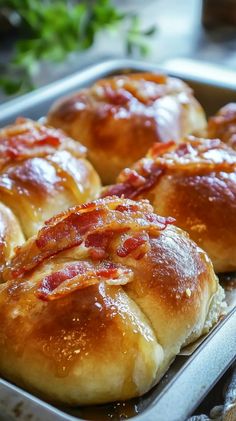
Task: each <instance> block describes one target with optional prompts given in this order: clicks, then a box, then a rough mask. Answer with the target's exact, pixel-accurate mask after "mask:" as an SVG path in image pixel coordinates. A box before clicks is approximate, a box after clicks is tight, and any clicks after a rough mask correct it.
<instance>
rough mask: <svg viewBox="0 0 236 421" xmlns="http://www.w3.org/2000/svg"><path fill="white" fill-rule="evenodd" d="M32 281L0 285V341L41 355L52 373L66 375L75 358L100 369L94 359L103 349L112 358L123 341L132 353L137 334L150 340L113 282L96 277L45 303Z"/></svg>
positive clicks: (16, 350) (17, 352) (102, 356)
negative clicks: (95, 281) (94, 281)
mask: <svg viewBox="0 0 236 421" xmlns="http://www.w3.org/2000/svg"><path fill="white" fill-rule="evenodd" d="M36 286H37V284H36V285H34V282H26V284H25V285H24V286H23V285H22V284H15V285H14V288H13V286H12V284H11V285H8V286H6V285H5V286H3V288H4V292H2V293H1V298H3V296H4V300H5V302H4V301H3V300H1V308H0V315H1V320H2V321H3V324H4V327H3V329H2V330H1V332H0V344H1V345H2V346H4V344H5V342H6V344H7V347H8V346H12V350H13V352H14V353H15V355H16V356H17V358H20V357H23V355H24V354H25V347H27V351H30V353H31V354H32V355H33V356H34V358H36V359H37V358H38V357H39V358H40V355H43V357H44V358H46V360H47V363H48V365H49V366H50V370H52V372H53V373H54V375H55V376H56V377H64V378H66V377H67V376H68V375H69V374H70V373H71V372H73V367H74V365H75V364H76V365H79V366H80V367H83V365H84V366H85V367H86V365H88V367H89V365H90V364H91V367H93V369H94V370H96V369H97V370H99V367H97V363H98V361H100V364H104V363H105V364H106V360H107V356H106V352H108V353H109V359H110V358H111V359H112V355H113V354H114V358H116V357H115V355H116V353H117V347H119V349H121V350H122V352H121V361H122V359H123V360H124V361H125V360H126V353H127V341H128V343H129V352H131V353H132V352H134V353H135V346H136V347H137V343H136V340H137V339H136V338H137V335H143V336H144V337H145V340H146V341H147V342H153V341H154V337H153V334H152V332H151V330H150V329H149V327H148V326H146V325H145V323H143V322H142V320H140V319H139V318H138V316H137V314H135V312H134V311H133V309H132V306H130V303H129V300H128V299H127V297H126V295H125V294H124V292H123V291H122V289H121V288H120V287H118V286H115V287H114V286H112V287H110V286H108V285H105V284H103V283H100V284H99V285H94V286H90V287H89V288H85V289H83V290H80V291H78V292H74V293H73V294H71V295H70V296H67V297H63V299H61V300H55V301H52V302H50V303H43V302H42V301H41V300H37V299H36V298H35V287H36ZM3 288H2V289H3ZM16 323H17V326H18V327H17V329H16ZM19 329H20V330H19ZM114 338H116V340H115V341H114ZM122 354H123V356H122ZM128 381H131V382H132V380H131V379H130V380H128Z"/></svg>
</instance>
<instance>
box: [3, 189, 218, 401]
mask: <svg viewBox="0 0 236 421" xmlns="http://www.w3.org/2000/svg"><path fill="white" fill-rule="evenodd" d="M152 211H153V209H152V207H151V206H150V204H149V203H148V202H147V201H143V202H133V201H131V200H127V199H126V200H125V199H119V198H117V197H114V198H106V199H102V200H98V201H97V202H93V203H90V204H87V205H81V206H79V207H75V208H73V209H70V210H69V211H67V212H64V213H62V214H60V215H58V216H56V217H55V218H52V219H51V220H50V221H48V222H47V223H46V225H45V226H44V227H43V228H42V229H41V230H40V231H39V233H38V234H37V236H35V237H32V238H31V239H29V240H28V241H27V242H26V243H25V244H24V245H23V246H22V247H20V248H18V249H17V253H16V255H15V256H14V257H13V258H12V260H11V262H10V264H9V265H8V267H7V268H6V269H5V271H4V273H3V277H4V281H5V283H4V284H2V285H0V320H1V324H0V373H1V375H2V376H4V377H5V378H7V379H9V380H11V381H13V382H14V383H16V384H17V385H21V386H23V387H25V388H26V389H28V390H29V391H32V392H33V393H37V394H39V395H40V396H42V397H44V398H45V399H48V400H50V401H55V402H58V403H60V404H62V403H63V404H69V405H87V404H99V403H106V402H111V401H115V400H124V399H129V398H132V397H135V396H140V395H142V394H143V393H145V392H146V391H148V390H149V389H150V388H151V387H152V386H153V385H154V384H155V383H156V382H157V381H158V380H159V379H160V377H161V376H162V375H163V374H164V372H165V371H166V370H167V368H168V367H169V365H170V364H171V362H172V360H173V358H174V357H175V355H176V354H177V353H178V352H179V350H180V348H181V347H182V346H183V345H184V344H186V343H189V342H191V341H192V340H194V339H196V338H198V337H199V336H200V335H201V334H202V333H204V332H206V331H208V329H209V328H210V327H211V326H212V324H214V323H215V322H216V321H217V319H218V317H219V315H220V314H221V311H222V308H223V304H222V303H223V301H222V300H223V299H224V294H223V290H222V289H221V287H220V286H219V284H218V281H217V278H216V276H215V274H214V271H213V267H212V264H211V262H210V260H209V258H208V257H207V255H206V254H205V253H204V252H203V251H202V250H201V249H199V248H198V247H197V246H196V245H195V244H194V243H193V242H192V241H191V240H190V239H189V237H188V235H187V234H186V233H185V232H183V231H181V230H180V229H179V228H176V227H174V226H171V225H170V224H172V223H173V219H172V218H163V217H159V216H157V215H156V214H154V213H153V212H152Z"/></svg>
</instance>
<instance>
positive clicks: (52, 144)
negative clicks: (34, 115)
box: [0, 118, 86, 167]
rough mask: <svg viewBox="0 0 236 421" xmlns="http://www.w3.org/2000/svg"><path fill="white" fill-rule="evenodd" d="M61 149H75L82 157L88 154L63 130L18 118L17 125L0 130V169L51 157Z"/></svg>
mask: <svg viewBox="0 0 236 421" xmlns="http://www.w3.org/2000/svg"><path fill="white" fill-rule="evenodd" d="M60 148H62V149H68V150H72V149H73V151H74V152H75V153H76V155H77V156H81V157H82V156H85V154H86V148H84V147H83V146H82V145H80V143H78V142H74V141H73V140H72V139H69V138H68V137H67V136H66V135H65V134H64V133H63V132H62V131H61V130H59V129H54V128H51V127H46V126H44V125H42V124H40V123H37V122H34V121H31V120H28V119H25V118H18V119H17V120H16V123H15V124H13V125H11V126H8V127H6V128H4V129H2V130H0V155H1V158H0V167H1V166H5V165H6V164H7V163H8V162H9V161H19V160H23V159H26V158H30V157H35V156H37V157H42V156H46V155H51V154H53V153H55V152H56V151H57V150H58V149H60Z"/></svg>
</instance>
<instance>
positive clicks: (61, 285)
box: [36, 262, 133, 301]
mask: <svg viewBox="0 0 236 421" xmlns="http://www.w3.org/2000/svg"><path fill="white" fill-rule="evenodd" d="M132 279H133V272H132V270H131V269H129V268H126V267H124V266H122V265H119V264H114V263H112V262H103V263H101V264H99V265H96V266H94V265H92V264H90V263H88V262H78V263H72V264H69V265H66V266H65V267H64V268H63V269H61V270H59V271H58V272H54V273H52V274H50V275H48V276H45V278H43V279H42V281H40V283H39V286H38V288H37V291H36V295H37V297H38V298H40V299H41V300H43V301H52V300H57V299H60V298H62V297H64V296H66V295H68V294H71V293H72V292H74V291H77V290H80V289H84V288H87V287H90V286H92V285H96V284H98V283H100V282H106V283H108V284H109V285H125V284H127V283H128V282H131V281H132Z"/></svg>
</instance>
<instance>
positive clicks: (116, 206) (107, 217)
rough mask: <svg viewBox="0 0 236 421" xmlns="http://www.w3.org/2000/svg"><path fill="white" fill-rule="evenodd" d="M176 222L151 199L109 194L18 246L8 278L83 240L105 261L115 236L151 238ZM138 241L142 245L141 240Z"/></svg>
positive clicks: (64, 215)
mask: <svg viewBox="0 0 236 421" xmlns="http://www.w3.org/2000/svg"><path fill="white" fill-rule="evenodd" d="M173 222H174V219H173V218H164V217H160V216H158V215H155V214H154V213H152V207H151V205H150V204H149V203H148V202H147V201H141V202H137V203H134V202H132V201H130V200H122V199H119V198H117V197H108V198H105V199H100V200H97V201H94V202H92V203H91V204H86V205H81V206H77V207H75V208H72V209H69V210H68V211H67V212H63V213H62V214H60V215H57V216H56V217H54V218H52V219H51V220H49V221H48V222H47V224H46V225H45V226H44V227H43V228H42V229H41V230H40V231H39V233H38V236H37V237H36V238H33V239H31V240H29V242H27V243H26V244H25V245H23V246H22V247H20V248H18V250H17V252H16V254H15V257H14V258H13V259H12V261H11V264H10V266H9V268H8V269H7V270H6V271H5V274H4V278H5V279H16V278H21V277H22V276H23V275H24V274H25V273H26V272H27V271H30V270H32V269H33V268H35V267H36V266H37V265H38V264H40V263H41V262H42V261H43V260H44V259H46V258H49V257H51V256H54V255H55V254H57V253H59V252H61V251H63V250H67V249H69V248H72V247H75V246H79V245H80V244H82V243H83V245H84V247H87V249H88V257H90V258H91V259H94V260H101V259H104V258H106V257H107V256H108V255H109V252H110V247H111V245H112V244H113V242H112V240H113V238H114V237H116V238H120V239H121V240H122V238H123V237H122V235H125V233H129V236H130V237H135V238H138V236H139V234H143V233H145V234H147V236H146V238H147V241H148V239H149V236H157V235H159V233H160V231H162V230H164V229H165V227H166V226H167V225H168V224H171V223H173ZM134 242H136V243H135V244H136V245H137V247H138V244H137V240H134ZM127 244H128V246H127V250H129V248H130V246H129V243H127ZM140 246H141V244H140ZM117 248H119V245H118V246H117ZM134 258H137V255H135V256H134Z"/></svg>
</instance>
